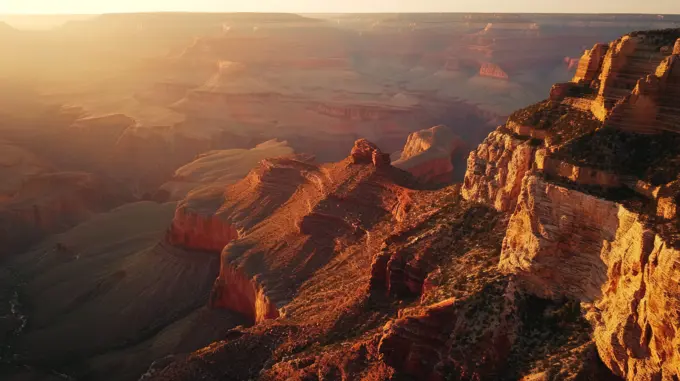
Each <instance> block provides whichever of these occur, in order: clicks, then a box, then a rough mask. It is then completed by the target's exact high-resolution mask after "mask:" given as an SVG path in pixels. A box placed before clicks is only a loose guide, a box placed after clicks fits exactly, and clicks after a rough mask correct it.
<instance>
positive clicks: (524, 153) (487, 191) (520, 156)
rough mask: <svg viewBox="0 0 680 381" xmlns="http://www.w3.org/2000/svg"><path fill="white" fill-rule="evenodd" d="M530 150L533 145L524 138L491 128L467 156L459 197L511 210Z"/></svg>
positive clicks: (529, 161) (530, 154) (527, 164)
mask: <svg viewBox="0 0 680 381" xmlns="http://www.w3.org/2000/svg"><path fill="white" fill-rule="evenodd" d="M534 154H535V147H533V146H531V145H530V144H528V142H526V141H522V140H519V139H517V138H514V137H513V136H511V135H509V134H507V133H506V132H504V131H495V132H492V133H491V134H490V135H489V136H488V137H487V138H486V139H485V140H484V142H482V144H480V145H479V146H478V147H477V149H476V150H475V151H472V152H471V153H470V156H469V157H468V162H467V171H466V173H465V181H464V182H463V188H462V190H461V192H462V194H463V197H465V199H467V200H470V201H476V202H481V203H485V204H489V205H492V206H493V207H494V208H496V209H497V210H499V211H505V212H509V211H512V210H513V209H514V208H515V204H516V203H517V197H518V196H519V192H520V189H521V185H522V179H523V178H524V175H525V173H526V172H527V171H528V170H529V169H530V168H531V165H532V164H533V157H534Z"/></svg>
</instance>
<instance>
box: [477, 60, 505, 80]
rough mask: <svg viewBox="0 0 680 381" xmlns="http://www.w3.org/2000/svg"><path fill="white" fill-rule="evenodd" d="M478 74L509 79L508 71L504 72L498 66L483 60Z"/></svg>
mask: <svg viewBox="0 0 680 381" xmlns="http://www.w3.org/2000/svg"><path fill="white" fill-rule="evenodd" d="M479 75H480V76H482V77H489V78H495V79H510V76H508V73H506V72H505V71H504V70H503V69H501V67H500V66H498V65H496V64H492V63H489V62H485V63H483V64H482V67H481V68H479Z"/></svg>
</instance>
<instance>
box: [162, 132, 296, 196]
mask: <svg viewBox="0 0 680 381" xmlns="http://www.w3.org/2000/svg"><path fill="white" fill-rule="evenodd" d="M293 154H294V151H293V149H292V148H290V147H289V146H288V144H287V142H279V141H276V140H269V141H266V142H264V143H261V144H258V145H256V146H255V147H254V148H251V149H233V150H220V151H209V152H206V153H203V154H201V155H199V156H198V157H197V158H196V159H195V160H194V161H192V162H191V163H189V164H187V165H184V166H182V167H180V168H178V169H177V170H176V171H175V175H174V176H173V178H172V180H170V181H168V182H166V183H165V184H163V185H162V186H161V188H160V190H159V192H163V193H165V192H167V194H169V196H168V197H169V199H170V200H179V199H183V198H184V197H185V196H186V195H187V194H188V193H189V192H191V191H192V190H195V189H197V188H199V187H201V186H205V185H210V186H215V187H225V186H226V185H229V184H232V183H235V182H237V181H238V180H240V179H242V178H244V177H245V176H246V175H247V174H248V172H250V170H251V169H252V168H253V167H255V166H256V165H257V163H258V162H260V161H261V160H263V159H266V158H272V157H279V156H289V155H293Z"/></svg>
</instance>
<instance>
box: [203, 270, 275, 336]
mask: <svg viewBox="0 0 680 381" xmlns="http://www.w3.org/2000/svg"><path fill="white" fill-rule="evenodd" d="M210 306H211V307H212V308H225V309H228V310H230V311H235V312H238V313H241V314H243V315H244V316H247V317H249V318H250V319H252V320H253V321H254V322H255V323H260V322H263V321H264V320H266V319H276V318H277V317H279V311H278V309H277V308H276V306H275V305H274V304H273V303H272V302H271V301H269V298H268V297H267V295H266V293H265V290H264V289H263V288H262V286H261V285H260V284H259V283H258V281H257V279H256V278H252V279H249V278H248V277H247V276H246V275H245V274H244V273H243V272H242V271H240V270H238V269H236V268H234V267H231V266H228V265H226V266H225V265H223V266H221V269H220V274H219V276H218V277H217V279H216V280H215V285H214V286H213V291H212V293H211V295H210Z"/></svg>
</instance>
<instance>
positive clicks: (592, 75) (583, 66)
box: [572, 44, 609, 84]
mask: <svg viewBox="0 0 680 381" xmlns="http://www.w3.org/2000/svg"><path fill="white" fill-rule="evenodd" d="M608 49H609V47H608V46H607V45H605V44H595V45H594V46H593V48H592V49H590V50H586V52H585V53H583V56H581V59H580V60H579V62H578V67H577V68H576V74H574V78H573V80H572V81H573V82H575V83H588V84H589V83H591V82H592V81H594V80H595V79H597V78H598V76H599V75H600V70H601V68H602V61H603V60H604V57H605V54H607V50H608Z"/></svg>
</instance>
